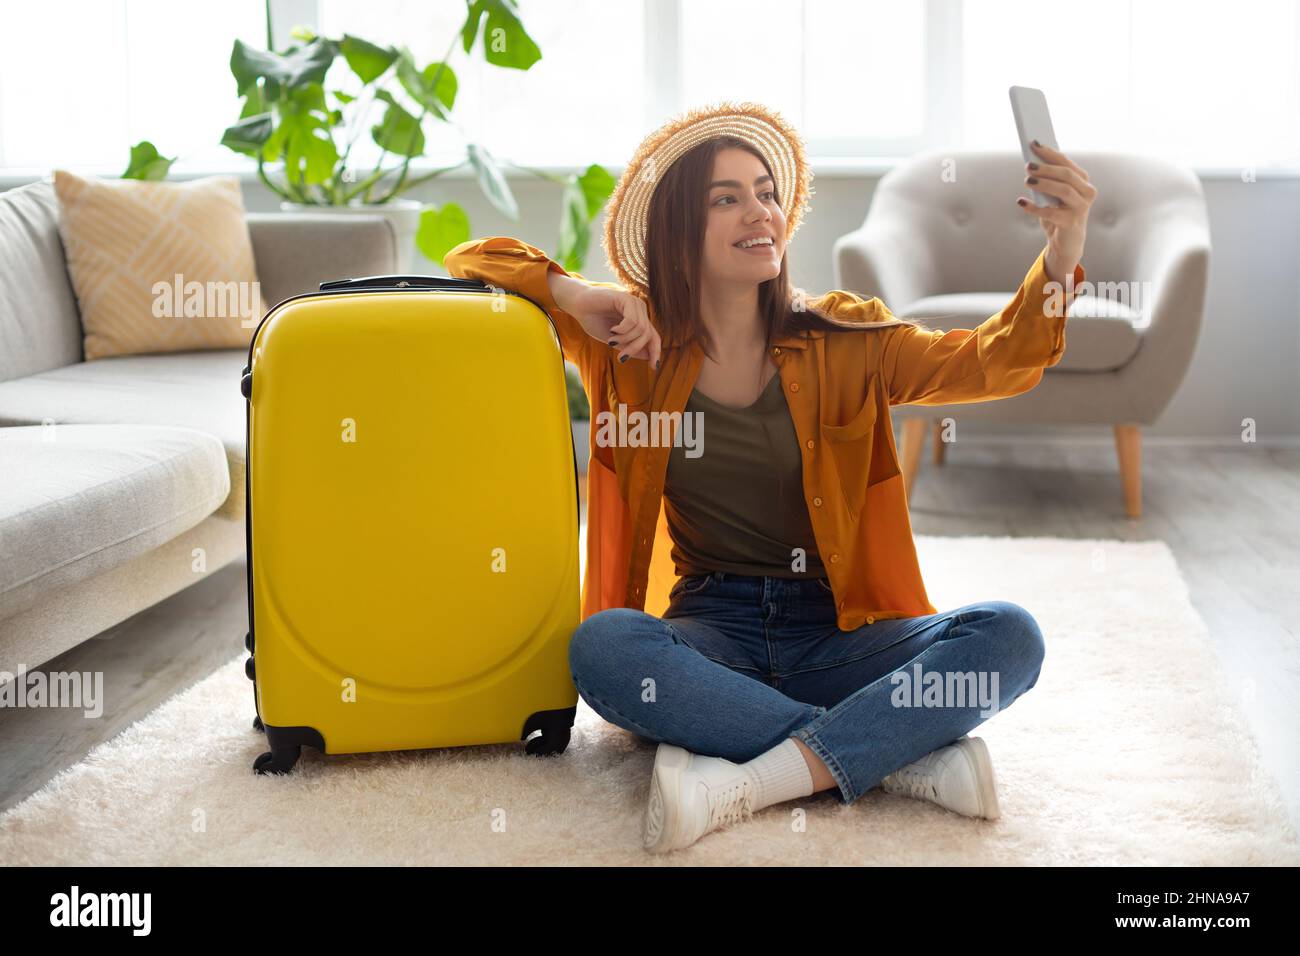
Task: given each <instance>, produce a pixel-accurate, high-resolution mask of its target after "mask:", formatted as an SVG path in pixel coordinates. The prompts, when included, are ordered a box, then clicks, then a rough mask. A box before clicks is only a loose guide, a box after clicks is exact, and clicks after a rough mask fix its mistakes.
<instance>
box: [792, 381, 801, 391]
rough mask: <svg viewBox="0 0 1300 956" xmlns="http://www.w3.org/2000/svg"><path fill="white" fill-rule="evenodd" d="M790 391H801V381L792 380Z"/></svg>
mask: <svg viewBox="0 0 1300 956" xmlns="http://www.w3.org/2000/svg"><path fill="white" fill-rule="evenodd" d="M790 391H792V392H797V391H799V383H798V382H791V383H790Z"/></svg>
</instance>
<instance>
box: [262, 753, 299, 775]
mask: <svg viewBox="0 0 1300 956" xmlns="http://www.w3.org/2000/svg"><path fill="white" fill-rule="evenodd" d="M301 753H302V748H301V747H293V748H292V749H289V750H276V751H269V752H267V753H264V754H262V755H261V756H260V757H258V758H257V759H256V760H254V761H253V771H254V772H255V773H263V774H265V773H288V772H289V771H290V770H292V769H293V765H294V764H296V763H297V762H298V756H299V755H300V754H301Z"/></svg>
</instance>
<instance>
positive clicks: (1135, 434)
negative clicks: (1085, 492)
mask: <svg viewBox="0 0 1300 956" xmlns="http://www.w3.org/2000/svg"><path fill="white" fill-rule="evenodd" d="M1115 451H1116V452H1117V453H1118V455H1119V474H1120V479H1121V480H1122V481H1123V483H1124V510H1125V511H1126V512H1128V516H1129V517H1130V518H1140V517H1142V427H1141V426H1140V425H1116V426H1115Z"/></svg>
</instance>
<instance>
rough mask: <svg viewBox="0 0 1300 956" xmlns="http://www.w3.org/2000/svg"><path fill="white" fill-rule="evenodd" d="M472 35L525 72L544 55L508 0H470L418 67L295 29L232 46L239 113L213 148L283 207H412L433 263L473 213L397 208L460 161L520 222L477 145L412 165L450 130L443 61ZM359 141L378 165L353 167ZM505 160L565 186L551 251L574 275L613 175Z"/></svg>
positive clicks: (506, 64) (500, 62)
mask: <svg viewBox="0 0 1300 956" xmlns="http://www.w3.org/2000/svg"><path fill="white" fill-rule="evenodd" d="M267 32H268V35H269V34H270V29H269V26H268V31H267ZM480 34H482V35H483V44H482V47H481V49H482V54H483V57H484V58H485V60H486V61H487V62H488V63H490V64H492V65H493V66H496V67H501V68H504V69H514V70H527V69H529V68H530V67H531V66H532V65H533V64H534V63H536V62H537V61H538V60H539V59H541V51H540V50H539V49H538V47H537V44H536V43H534V42H533V39H532V38H531V37H530V36H529V35H528V33H527V31H526V30H525V29H524V26H523V23H522V22H521V21H520V19H519V14H518V8H517V6H516V4H515V2H514V0H466V15H465V21H464V23H463V24H462V26H461V28H460V30H459V31H458V33H457V34H456V35H455V36H453V37H452V40H451V43H450V44H449V45H448V47H447V51H446V54H445V55H444V56H443V57H442V58H441V59H438V60H435V61H433V62H430V63H420V62H419V61H417V60H416V59H415V57H414V56H413V55H412V54H411V52H410V50H409V49H407V48H406V47H402V46H391V45H385V44H382V43H376V42H372V41H371V40H366V39H363V38H361V37H357V36H352V35H350V34H344V35H343V36H341V37H324V36H318V35H316V34H314V33H312V32H311V31H308V30H305V29H302V28H298V29H295V30H294V31H293V33H292V36H293V39H294V41H295V42H294V43H293V45H291V46H289V47H288V49H285V50H282V51H275V50H273V49H270V46H271V44H269V43H268V49H266V50H258V49H254V48H252V47H250V46H248V45H247V44H245V43H243V42H241V41H239V40H236V41H235V45H234V49H233V50H232V52H231V55H230V71H231V73H232V74H233V75H234V78H235V84H236V88H237V90H238V95H239V96H240V97H241V98H242V100H243V107H242V109H241V111H240V114H239V119H238V121H237V122H236V123H234V124H233V125H232V126H230V127H229V128H228V129H227V130H226V131H225V134H224V135H223V136H222V139H221V142H222V144H223V145H225V146H227V147H229V148H230V149H233V150H235V151H236V152H239V153H242V154H244V155H247V156H251V157H252V158H253V159H255V160H256V161H257V172H258V176H259V177H260V179H261V181H262V182H263V184H265V186H266V187H267V188H268V189H270V190H271V191H272V192H274V193H276V194H277V195H279V196H280V197H281V199H283V200H284V201H285V203H286V204H291V205H293V206H296V207H301V206H329V207H335V208H339V207H346V208H349V209H351V208H355V207H357V206H359V205H360V206H364V207H365V208H366V209H368V210H370V209H377V210H379V211H383V210H385V208H391V207H394V206H395V205H397V204H399V203H401V204H403V205H405V206H407V207H414V208H415V210H416V212H417V213H418V225H416V226H413V228H412V230H411V231H412V232H413V234H414V242H415V245H416V246H418V248H419V249H420V251H421V252H422V253H424V255H425V256H427V257H428V258H430V259H431V260H433V261H434V262H438V263H441V262H442V258H443V256H444V255H445V254H446V253H447V252H448V251H449V250H450V249H451V248H452V247H454V246H456V245H457V244H459V243H461V242H464V241H465V240H467V239H469V238H470V235H471V227H470V222H469V217H468V216H467V215H466V214H465V211H464V209H462V208H461V207H460V206H459V205H457V204H456V203H453V202H444V203H442V204H441V205H429V206H424V207H422V208H421V207H420V206H418V205H417V204H413V203H411V202H410V201H409V200H407V201H405V202H403V200H401V199H400V198H399V197H402V195H403V194H404V193H408V192H409V191H410V190H412V189H414V188H415V187H417V186H419V185H421V184H423V183H426V182H428V181H430V180H432V179H435V178H436V177H438V176H441V175H443V174H444V173H447V172H449V171H450V170H453V169H458V168H460V167H462V166H465V165H467V164H468V166H469V167H470V168H471V169H472V170H473V173H474V178H475V179H476V181H477V182H478V185H479V188H480V189H481V190H482V192H483V194H484V196H486V197H487V199H488V201H489V202H491V203H492V205H493V206H494V207H496V208H497V209H498V210H500V211H501V213H502V214H503V215H505V216H507V217H509V218H511V219H518V218H519V209H518V206H517V204H516V202H515V198H514V195H513V194H512V193H511V191H510V186H509V184H508V183H507V181H506V178H505V176H504V175H503V174H502V169H501V164H499V163H498V161H497V160H496V159H495V158H494V157H493V156H492V153H491V152H490V151H489V150H488V149H487V148H486V147H485V146H484V145H482V144H480V143H473V142H468V143H463V148H464V153H465V158H464V159H463V160H461V161H460V162H458V163H455V164H454V165H451V166H445V167H442V168H437V169H431V170H419V171H417V168H416V163H415V161H416V160H418V159H420V158H421V157H422V156H424V155H425V153H426V151H427V149H428V146H429V144H430V142H431V141H433V140H435V139H437V138H438V137H439V136H451V135H453V134H454V132H455V127H454V124H453V123H452V122H451V115H452V111H453V110H454V108H455V105H456V94H457V90H458V82H457V77H456V71H455V69H454V67H453V66H452V63H451V62H450V61H451V57H452V54H453V53H455V52H456V47H457V46H458V45H459V46H460V47H461V50H462V51H463V53H464V54H465V55H466V56H468V55H469V54H470V52H471V50H472V49H473V48H474V44H475V41H476V40H477V39H478V37H479V35H480ZM363 138H368V139H369V140H370V141H371V142H373V143H374V145H375V146H377V147H378V150H377V156H378V158H377V159H375V160H373V161H368V162H366V163H365V164H359V163H358V162H357V161H356V159H355V156H356V154H355V153H354V147H356V146H357V145H358V143H360V142H362V141H363ZM459 148H461V147H459V146H458V147H457V149H459ZM371 152H372V154H373V153H375V152H376V151H375V150H371ZM505 165H508V166H511V167H514V168H516V169H520V170H524V171H526V172H528V173H530V174H532V175H535V176H540V177H543V178H545V179H548V180H550V181H553V182H555V183H556V184H558V185H560V186H561V187H562V199H561V211H560V222H559V238H558V243H557V248H556V252H555V254H554V256H555V258H556V260H557V261H559V262H561V263H562V264H563V265H564V266H565V267H566V268H568V269H571V270H572V269H581V268H582V266H583V263H584V261H585V258H586V254H587V249H588V247H589V244H590V240H591V231H592V222H593V221H594V220H595V218H596V216H597V215H598V214H599V213H600V210H601V208H602V207H603V206H604V204H605V201H606V200H607V199H608V198H609V196H610V194H611V193H612V192H613V189H614V178H613V176H611V175H610V173H609V172H608V171H607V170H605V169H604V168H603V167H601V166H599V165H590V166H588V167H587V168H586V169H585V170H583V171H582V172H580V173H574V174H571V175H568V176H557V175H553V174H549V173H545V172H543V171H540V170H535V169H531V168H529V167H525V166H517V165H516V164H514V163H510V162H506V163H505Z"/></svg>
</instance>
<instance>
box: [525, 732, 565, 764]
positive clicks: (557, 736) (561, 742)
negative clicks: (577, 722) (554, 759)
mask: <svg viewBox="0 0 1300 956" xmlns="http://www.w3.org/2000/svg"><path fill="white" fill-rule="evenodd" d="M568 746H569V728H567V727H565V728H563V729H562V730H552V731H543V732H542V733H540V734H538V735H537V736H536V737H534V738H532V739H531V740H529V741H528V742H527V743H526V744H524V750H526V751H527V752H528V753H530V754H532V755H533V756H534V757H549V756H552V755H554V754H562V753H564V749H565V748H566V747H568Z"/></svg>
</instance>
